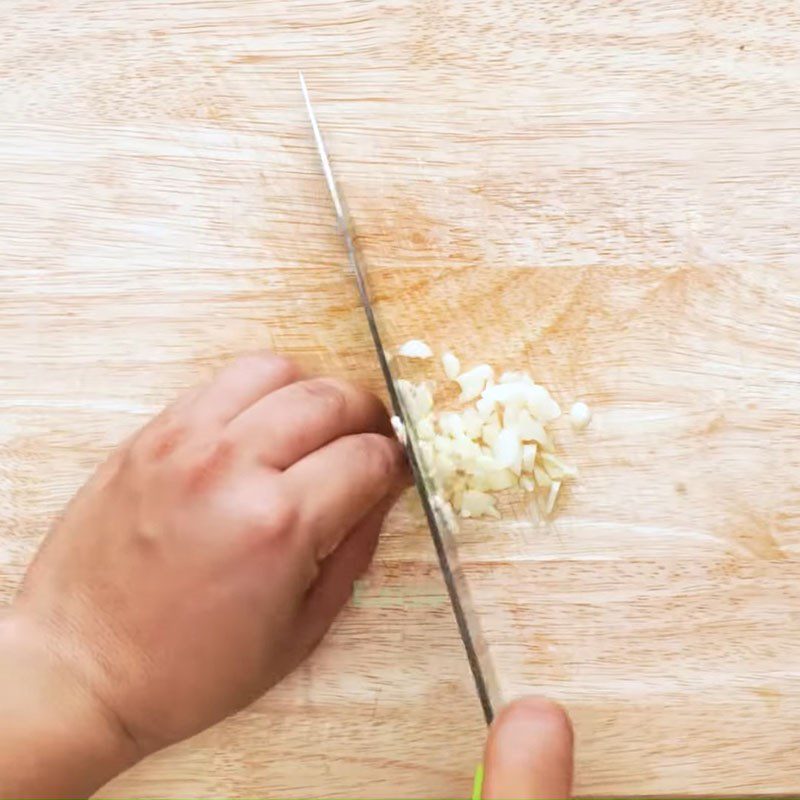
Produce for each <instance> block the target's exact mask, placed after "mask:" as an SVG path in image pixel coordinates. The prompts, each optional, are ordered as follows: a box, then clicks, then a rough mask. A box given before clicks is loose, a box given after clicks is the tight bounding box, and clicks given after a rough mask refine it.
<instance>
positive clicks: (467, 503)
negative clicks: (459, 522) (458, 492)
mask: <svg viewBox="0 0 800 800" xmlns="http://www.w3.org/2000/svg"><path fill="white" fill-rule="evenodd" d="M484 514H488V515H489V516H491V517H497V518H498V519H499V518H500V512H499V511H498V510H497V507H496V506H495V499H494V497H492V495H490V494H487V493H486V492H475V491H472V490H471V489H468V490H467V491H466V492H464V494H463V495H462V496H461V516H462V517H480V516H482V515H484Z"/></svg>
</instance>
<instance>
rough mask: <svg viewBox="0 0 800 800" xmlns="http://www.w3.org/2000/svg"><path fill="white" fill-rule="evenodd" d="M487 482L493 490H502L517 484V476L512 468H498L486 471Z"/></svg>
mask: <svg viewBox="0 0 800 800" xmlns="http://www.w3.org/2000/svg"><path fill="white" fill-rule="evenodd" d="M486 483H487V486H488V488H489V489H491V491H493V492H502V491H503V489H510V488H511V487H512V486H515V485H516V483H517V477H516V475H514V473H513V472H512V471H511V470H510V469H496V470H494V471H492V472H487V473H486Z"/></svg>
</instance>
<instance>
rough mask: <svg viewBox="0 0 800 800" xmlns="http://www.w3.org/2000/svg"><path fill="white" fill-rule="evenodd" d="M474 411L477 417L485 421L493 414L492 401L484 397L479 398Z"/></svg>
mask: <svg viewBox="0 0 800 800" xmlns="http://www.w3.org/2000/svg"><path fill="white" fill-rule="evenodd" d="M475 411H477V412H478V416H479V417H480V418H481V419H482V420H487V419H489V417H491V416H492V414H493V412H494V400H489V399H486V398H484V397H481V399H480V400H478V402H477V403H475Z"/></svg>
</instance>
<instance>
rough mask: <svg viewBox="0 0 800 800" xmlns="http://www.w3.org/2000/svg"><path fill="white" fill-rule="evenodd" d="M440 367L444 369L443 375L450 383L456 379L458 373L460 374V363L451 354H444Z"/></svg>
mask: <svg viewBox="0 0 800 800" xmlns="http://www.w3.org/2000/svg"><path fill="white" fill-rule="evenodd" d="M442 366H443V367H444V374H445V375H447V377H448V378H449V379H450V380H451V381H454V380H455V379H456V378H457V377H458V373H459V372H461V362H460V361H459V360H458V359H457V358H456V357H455V356H454V355H453V354H452V353H445V354H444V355H443V356H442Z"/></svg>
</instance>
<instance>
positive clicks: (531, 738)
mask: <svg viewBox="0 0 800 800" xmlns="http://www.w3.org/2000/svg"><path fill="white" fill-rule="evenodd" d="M484 769H485V778H484V782H483V797H484V798H486V799H487V800H510V799H511V798H536V800H562V798H568V797H570V795H571V792H572V726H571V724H570V721H569V717H568V716H567V714H566V712H565V711H564V710H563V709H562V708H561V707H560V706H558V705H556V704H555V703H552V702H550V701H549V700H545V699H544V698H540V697H528V698H523V699H522V700H517V701H516V702H514V703H511V704H510V705H508V706H506V707H505V708H504V709H503V710H502V711H501V712H500V713H499V714H498V715H497V718H496V719H495V721H494V723H493V724H492V727H491V729H490V731H489V738H488V740H487V742H486V751H485V754H484Z"/></svg>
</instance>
